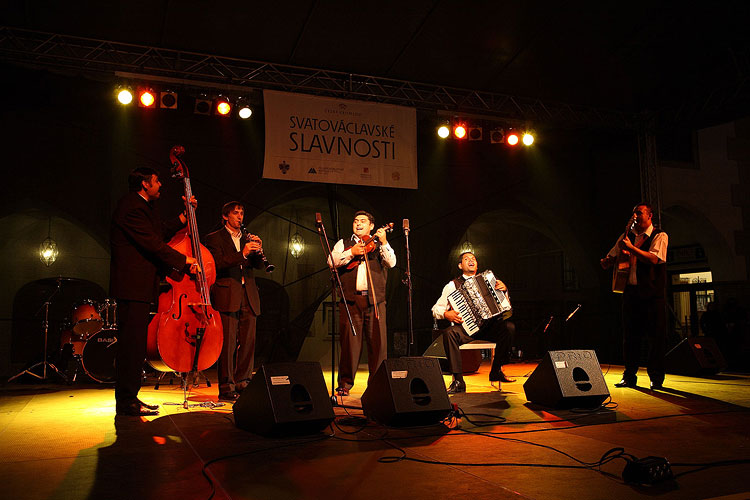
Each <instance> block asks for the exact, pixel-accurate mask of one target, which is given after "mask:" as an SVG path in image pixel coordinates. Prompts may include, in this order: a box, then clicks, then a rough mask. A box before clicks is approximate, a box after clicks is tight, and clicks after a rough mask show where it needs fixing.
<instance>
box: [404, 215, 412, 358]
mask: <svg viewBox="0 0 750 500" xmlns="http://www.w3.org/2000/svg"><path fill="white" fill-rule="evenodd" d="M403 228H404V238H405V240H406V272H405V273H404V279H403V280H401V282H402V283H403V284H404V285H406V291H407V293H406V311H407V312H406V314H407V320H408V323H407V325H408V330H407V331H408V339H409V342H408V344H407V345H406V355H407V356H411V355H412V352H411V351H412V347H413V346H414V328H413V326H412V301H411V292H412V288H411V251H410V250H409V219H404V221H403Z"/></svg>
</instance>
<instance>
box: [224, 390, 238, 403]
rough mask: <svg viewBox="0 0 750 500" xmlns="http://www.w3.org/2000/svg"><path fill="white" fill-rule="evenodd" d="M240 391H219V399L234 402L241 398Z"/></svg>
mask: <svg viewBox="0 0 750 500" xmlns="http://www.w3.org/2000/svg"><path fill="white" fill-rule="evenodd" d="M239 397H240V393H239V392H237V391H229V392H220V393H219V401H231V402H232V403H234V402H235V401H237V399H239Z"/></svg>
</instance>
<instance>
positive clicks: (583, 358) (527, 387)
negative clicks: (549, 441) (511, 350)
mask: <svg viewBox="0 0 750 500" xmlns="http://www.w3.org/2000/svg"><path fill="white" fill-rule="evenodd" d="M523 390H524V392H525V393H526V399H527V400H528V401H530V402H532V403H537V404H540V405H542V406H548V407H550V408H595V407H597V406H599V405H600V404H601V403H602V401H604V400H605V399H607V397H609V389H607V384H606V383H605V382H604V376H603V375H602V369H601V367H600V366H599V360H597V359H596V353H595V352H594V351H593V350H570V351H548V352H547V354H545V356H544V357H543V358H542V360H541V361H540V362H539V365H538V366H537V367H536V370H534V372H533V373H532V374H531V376H530V377H529V379H528V380H527V381H526V383H525V384H523Z"/></svg>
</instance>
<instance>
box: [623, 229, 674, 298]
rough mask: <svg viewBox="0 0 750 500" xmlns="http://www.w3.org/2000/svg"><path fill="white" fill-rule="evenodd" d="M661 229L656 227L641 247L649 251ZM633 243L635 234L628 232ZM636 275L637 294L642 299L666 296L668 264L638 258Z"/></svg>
mask: <svg viewBox="0 0 750 500" xmlns="http://www.w3.org/2000/svg"><path fill="white" fill-rule="evenodd" d="M661 232H662V231H660V230H659V229H656V228H654V231H653V232H652V233H651V236H649V237H648V238H646V240H645V241H644V242H643V243H642V244H641V246H640V248H641V249H643V250H644V251H648V249H649V248H650V247H651V242H652V241H654V237H655V236H656V235H657V234H659V233H661ZM628 239H629V240H630V242H631V243H635V235H634V234H633V233H629V234H628ZM635 276H636V280H637V281H638V284H637V285H636V294H637V295H638V296H639V297H640V298H642V299H650V298H657V297H658V298H664V297H666V290H667V264H666V263H664V264H651V263H649V262H644V261H642V260H640V259H638V263H637V264H636V268H635Z"/></svg>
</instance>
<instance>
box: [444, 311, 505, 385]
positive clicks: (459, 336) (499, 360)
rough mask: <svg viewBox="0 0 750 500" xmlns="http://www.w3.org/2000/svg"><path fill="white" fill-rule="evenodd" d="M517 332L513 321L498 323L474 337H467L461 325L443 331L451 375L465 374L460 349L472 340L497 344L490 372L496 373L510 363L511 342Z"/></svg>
mask: <svg viewBox="0 0 750 500" xmlns="http://www.w3.org/2000/svg"><path fill="white" fill-rule="evenodd" d="M515 332H516V325H515V324H514V323H513V322H512V321H497V322H496V323H495V324H493V325H491V326H489V327H488V328H485V329H482V330H480V331H478V332H477V333H476V334H474V336H470V335H467V334H466V333H465V332H464V329H463V328H462V327H461V326H460V325H452V326H449V327H448V328H446V329H445V330H444V331H443V347H444V348H445V355H446V356H447V357H448V365H449V366H450V370H451V373H463V368H462V366H461V365H462V362H461V351H460V350H459V347H460V346H461V345H463V344H468V343H469V342H471V341H472V340H487V341H489V342H494V343H495V356H494V357H493V359H492V367H491V368H490V371H492V372H496V371H499V370H501V369H502V366H503V365H504V364H506V363H507V362H508V361H510V354H509V351H510V342H511V340H512V338H513V334H514V333H515Z"/></svg>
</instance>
